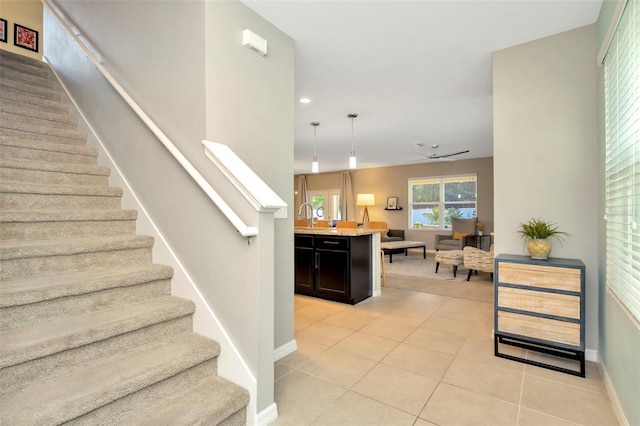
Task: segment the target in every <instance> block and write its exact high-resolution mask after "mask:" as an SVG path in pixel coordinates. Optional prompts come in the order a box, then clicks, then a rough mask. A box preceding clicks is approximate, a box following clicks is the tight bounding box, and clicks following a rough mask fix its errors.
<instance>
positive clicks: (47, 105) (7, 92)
mask: <svg viewBox="0 0 640 426" xmlns="http://www.w3.org/2000/svg"><path fill="white" fill-rule="evenodd" d="M0 99H1V100H2V101H5V100H7V101H11V102H15V103H18V104H21V105H24V106H25V107H28V108H31V109H39V110H42V111H44V112H47V113H55V114H68V113H69V111H71V106H70V105H69V104H67V103H66V102H64V100H62V101H54V100H47V99H43V98H37V97H35V96H29V94H26V93H24V92H20V91H18V90H15V89H11V88H4V87H3V88H2V90H0Z"/></svg>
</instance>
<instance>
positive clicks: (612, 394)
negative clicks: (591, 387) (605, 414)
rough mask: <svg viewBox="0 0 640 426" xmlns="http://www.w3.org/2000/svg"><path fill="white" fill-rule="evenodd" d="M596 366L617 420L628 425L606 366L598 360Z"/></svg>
mask: <svg viewBox="0 0 640 426" xmlns="http://www.w3.org/2000/svg"><path fill="white" fill-rule="evenodd" d="M598 367H599V368H600V374H602V379H603V381H604V387H605V389H606V390H607V395H608V396H609V399H610V400H611V406H612V407H613V412H614V413H615V415H616V417H617V418H618V421H619V422H620V424H621V425H622V426H630V425H629V421H628V420H627V417H626V416H625V415H624V411H623V410H622V404H620V400H619V399H618V394H617V393H616V388H615V387H614V386H613V382H612V381H611V378H610V377H609V373H607V368H606V367H605V366H604V364H603V363H602V362H598Z"/></svg>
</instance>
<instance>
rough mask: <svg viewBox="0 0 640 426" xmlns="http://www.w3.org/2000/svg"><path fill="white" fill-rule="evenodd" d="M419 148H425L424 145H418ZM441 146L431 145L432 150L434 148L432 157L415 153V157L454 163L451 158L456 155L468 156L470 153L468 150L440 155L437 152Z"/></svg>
mask: <svg viewBox="0 0 640 426" xmlns="http://www.w3.org/2000/svg"><path fill="white" fill-rule="evenodd" d="M417 145H418V146H419V147H422V146H424V144H417ZM438 147H439V145H431V148H433V154H431V155H426V154H419V153H417V152H414V154H415V155H420V156H421V157H425V158H426V159H427V160H445V161H453V158H451V159H448V158H449V157H453V156H454V155H460V154H466V153H467V152H469V150H468V149H467V150H466V151H459V152H452V153H450V154H438V153H437V152H436V150H437V149H438Z"/></svg>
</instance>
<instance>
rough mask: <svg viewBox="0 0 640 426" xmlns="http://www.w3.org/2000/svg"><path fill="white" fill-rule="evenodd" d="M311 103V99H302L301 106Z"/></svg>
mask: <svg viewBox="0 0 640 426" xmlns="http://www.w3.org/2000/svg"><path fill="white" fill-rule="evenodd" d="M309 102H311V99H309V98H300V103H301V104H308V103H309Z"/></svg>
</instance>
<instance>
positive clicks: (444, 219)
mask: <svg viewBox="0 0 640 426" xmlns="http://www.w3.org/2000/svg"><path fill="white" fill-rule="evenodd" d="M476 181H477V177H476V175H467V176H451V177H439V178H420V179H410V180H409V204H410V205H411V208H410V209H409V227H410V228H423V227H425V228H435V229H439V228H448V227H449V226H451V218H452V217H462V218H471V217H475V216H476V198H477V189H476V188H477V185H476Z"/></svg>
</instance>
